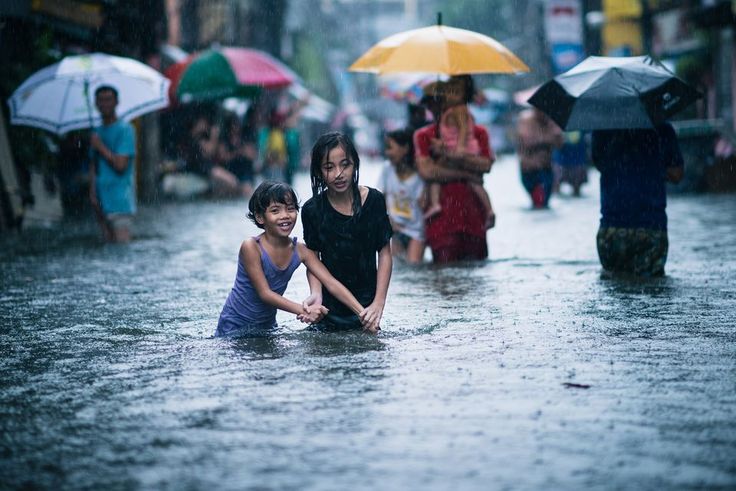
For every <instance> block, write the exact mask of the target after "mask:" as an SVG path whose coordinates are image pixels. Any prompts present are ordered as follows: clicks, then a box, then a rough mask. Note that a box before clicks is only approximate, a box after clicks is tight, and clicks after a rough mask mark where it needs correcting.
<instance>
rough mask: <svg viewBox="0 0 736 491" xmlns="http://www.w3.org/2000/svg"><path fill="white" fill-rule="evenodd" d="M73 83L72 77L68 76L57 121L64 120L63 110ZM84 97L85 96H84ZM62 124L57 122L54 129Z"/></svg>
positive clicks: (57, 128)
mask: <svg viewBox="0 0 736 491" xmlns="http://www.w3.org/2000/svg"><path fill="white" fill-rule="evenodd" d="M73 84H74V79H73V78H70V79H69V83H68V84H67V85H66V90H65V91H64V98H63V99H62V101H61V109H59V117H58V118H57V121H64V119H63V118H64V111H65V110H66V103H67V101H68V100H69V92H70V91H71V89H72V85H73ZM85 97H86V96H85ZM61 126H63V124H62V123H59V124H57V125H56V130H57V132H58V130H59V129H60V128H61Z"/></svg>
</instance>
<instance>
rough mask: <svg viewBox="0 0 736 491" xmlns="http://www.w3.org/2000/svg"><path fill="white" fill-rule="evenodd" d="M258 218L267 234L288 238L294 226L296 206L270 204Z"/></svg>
mask: <svg viewBox="0 0 736 491" xmlns="http://www.w3.org/2000/svg"><path fill="white" fill-rule="evenodd" d="M258 218H259V219H260V220H259V221H260V222H261V223H262V224H263V228H264V230H265V231H266V232H267V233H270V234H273V235H279V236H287V237H288V235H289V234H290V233H291V231H292V230H294V226H295V225H296V218H297V210H296V206H294V205H293V204H285V203H275V202H271V204H270V205H268V208H266V212H265V213H264V214H263V215H259V217H258Z"/></svg>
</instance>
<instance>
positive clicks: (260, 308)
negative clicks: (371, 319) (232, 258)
mask: <svg viewBox="0 0 736 491" xmlns="http://www.w3.org/2000/svg"><path fill="white" fill-rule="evenodd" d="M248 211H249V212H248V218H249V219H251V220H252V221H253V222H254V223H255V224H256V226H258V227H259V228H262V229H263V233H262V234H260V235H258V236H256V237H252V238H249V239H246V240H244V241H243V243H242V244H241V246H240V254H239V256H238V271H237V275H236V277H235V284H234V285H233V288H232V290H231V291H230V294H229V295H228V297H227V300H226V301H225V306H224V307H223V309H222V313H221V314H220V319H219V321H218V323H217V330H216V331H215V336H216V337H220V336H242V335H263V334H267V333H268V332H269V331H270V330H272V329H273V328H274V327H276V310H277V309H280V310H284V311H286V312H291V313H293V314H296V315H297V316H299V318H300V320H302V321H303V322H309V323H314V322H317V321H319V320H320V319H321V318H322V317H323V316H324V315H325V314H326V313H327V312H328V310H327V308H325V307H323V306H322V305H319V304H318V303H315V304H313V305H310V306H305V305H300V304H298V303H296V302H293V301H291V300H288V299H286V298H284V297H283V296H282V295H283V294H284V291H286V286H287V284H288V283H289V280H290V279H291V275H292V274H293V273H294V270H295V269H296V268H297V267H298V266H299V264H302V263H303V264H304V265H305V266H306V267H307V269H308V270H309V271H310V272H311V273H312V274H313V275H314V276H315V277H316V278H318V279H319V281H321V282H322V284H323V285H324V286H325V288H326V289H327V291H329V292H330V294H332V295H334V296H335V298H337V299H338V300H339V301H341V302H343V305H344V308H345V309H348V310H349V311H350V312H352V313H353V314H356V315H358V314H360V315H364V314H365V309H364V308H363V306H362V305H361V304H360V303H359V302H358V301H357V300H356V299H355V297H354V296H353V295H352V294H351V293H350V292H349V291H348V289H347V288H345V287H344V286H343V285H342V284H341V283H339V282H338V281H337V280H336V279H335V278H334V277H333V276H332V275H331V274H330V273H329V271H327V269H326V268H325V267H324V265H323V264H322V263H321V262H320V261H319V259H318V258H317V256H316V255H315V254H314V253H313V252H312V251H311V250H309V249H308V248H307V247H306V246H305V245H304V244H301V243H299V242H297V239H296V237H290V236H289V234H290V233H291V231H292V230H293V229H294V226H295V225H296V219H297V213H298V211H299V203H298V200H297V197H296V193H294V190H293V189H292V188H291V187H290V186H289V185H288V184H285V183H281V182H274V181H265V182H263V183H261V185H260V186H258V188H257V189H256V190H255V192H254V193H253V196H251V198H250V201H249V203H248ZM366 328H367V329H369V330H372V331H375V326H373V325H367V326H366Z"/></svg>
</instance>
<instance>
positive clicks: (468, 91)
mask: <svg viewBox="0 0 736 491" xmlns="http://www.w3.org/2000/svg"><path fill="white" fill-rule="evenodd" d="M453 80H457V81H459V82H462V83H463V89H464V90H465V103H466V104H469V103H470V102H472V101H473V97H474V96H475V82H473V77H471V76H470V75H453V76H452V77H450V81H453Z"/></svg>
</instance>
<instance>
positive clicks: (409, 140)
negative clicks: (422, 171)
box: [386, 128, 415, 169]
mask: <svg viewBox="0 0 736 491" xmlns="http://www.w3.org/2000/svg"><path fill="white" fill-rule="evenodd" d="M386 138H391V139H392V140H393V141H395V142H396V143H398V144H399V145H400V146H402V147H406V146H408V147H409V149H408V150H409V151H408V152H407V153H406V156H405V157H404V163H405V164H406V165H407V166H409V167H410V168H412V169H414V168H415V167H414V131H413V130H412V129H411V128H401V129H398V130H393V131H389V132H388V133H386Z"/></svg>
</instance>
